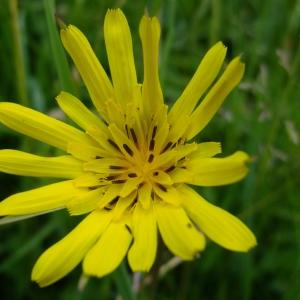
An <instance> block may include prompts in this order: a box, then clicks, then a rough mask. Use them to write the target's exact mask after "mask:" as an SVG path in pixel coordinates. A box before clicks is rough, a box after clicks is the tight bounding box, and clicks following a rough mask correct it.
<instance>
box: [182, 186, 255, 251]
mask: <svg viewBox="0 0 300 300" xmlns="http://www.w3.org/2000/svg"><path fill="white" fill-rule="evenodd" d="M180 192H181V194H182V197H183V198H184V200H183V201H182V203H183V206H184V209H185V210H186V211H187V213H188V215H189V216H190V217H191V219H192V220H193V221H194V222H195V223H196V224H197V225H198V226H199V228H200V229H201V231H203V233H204V234H206V235H207V236H208V237H209V238H210V239H211V240H213V241H214V242H216V243H217V244H219V245H221V246H222V247H224V248H226V249H229V250H233V251H240V252H246V251H248V250H249V249H250V248H252V247H254V246H255V245H256V238H255V236H254V235H253V233H252V232H251V231H250V230H249V228H248V227H247V226H246V225H244V224H243V223H242V222H241V221H240V220H239V219H238V218H236V217H235V216H233V215H231V214H230V213H228V212H226V211H225V210H223V209H221V208H219V207H217V206H214V205H212V204H210V203H209V202H207V201H206V200H205V199H204V198H202V197H201V196H200V195H198V194H197V193H196V192H195V191H194V190H193V189H191V188H189V187H187V186H182V187H180Z"/></svg>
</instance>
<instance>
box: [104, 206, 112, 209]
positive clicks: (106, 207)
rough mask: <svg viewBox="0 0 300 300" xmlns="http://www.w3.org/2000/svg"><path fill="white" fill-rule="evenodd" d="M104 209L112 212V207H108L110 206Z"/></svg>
mask: <svg viewBox="0 0 300 300" xmlns="http://www.w3.org/2000/svg"><path fill="white" fill-rule="evenodd" d="M104 209H105V210H112V208H111V207H108V206H105V207H104Z"/></svg>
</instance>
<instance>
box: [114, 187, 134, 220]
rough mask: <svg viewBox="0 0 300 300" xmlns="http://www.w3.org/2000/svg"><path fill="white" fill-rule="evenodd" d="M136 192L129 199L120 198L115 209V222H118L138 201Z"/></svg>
mask: <svg viewBox="0 0 300 300" xmlns="http://www.w3.org/2000/svg"><path fill="white" fill-rule="evenodd" d="M136 194H137V193H136V192H134V193H131V194H130V195H128V196H127V197H124V198H122V197H120V198H119V199H118V201H117V203H116V205H115V207H114V208H113V220H114V221H118V220H120V218H121V217H122V216H123V213H124V212H125V211H126V210H127V208H129V207H131V206H132V205H133V203H134V201H135V200H136Z"/></svg>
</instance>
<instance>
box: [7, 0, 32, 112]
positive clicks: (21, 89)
mask: <svg viewBox="0 0 300 300" xmlns="http://www.w3.org/2000/svg"><path fill="white" fill-rule="evenodd" d="M9 7H10V14H11V27H12V37H13V45H14V60H15V69H16V76H17V93H18V97H19V99H20V100H19V101H20V103H21V104H22V105H24V106H29V100H28V93H27V88H26V75H25V63H24V56H23V51H22V40H21V30H20V24H19V13H18V1H17V0H10V1H9Z"/></svg>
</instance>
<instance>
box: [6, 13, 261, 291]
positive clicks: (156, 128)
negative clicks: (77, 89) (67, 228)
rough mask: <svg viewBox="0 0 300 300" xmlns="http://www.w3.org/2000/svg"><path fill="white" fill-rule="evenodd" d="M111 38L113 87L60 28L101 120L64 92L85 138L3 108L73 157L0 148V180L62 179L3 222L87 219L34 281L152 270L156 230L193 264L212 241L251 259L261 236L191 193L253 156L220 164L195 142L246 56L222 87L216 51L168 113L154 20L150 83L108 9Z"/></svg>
mask: <svg viewBox="0 0 300 300" xmlns="http://www.w3.org/2000/svg"><path fill="white" fill-rule="evenodd" d="M104 37H105V45H106V49H107V55H108V60H109V66H110V72H111V79H112V80H110V79H109V78H108V76H107V74H106V73H105V71H104V69H103V67H102V66H101V64H100V62H99V61H98V59H97V58H96V56H95V54H94V52H93V50H92V48H91V46H90V44H89V42H88V41H87V39H86V38H85V36H84V35H83V34H82V32H81V31H80V30H79V29H77V28H76V27H75V26H72V25H70V26H68V27H66V28H64V29H62V30H61V38H62V42H63V45H64V47H65V48H66V50H67V52H68V53H69V54H70V56H71V57H72V59H73V61H74V63H75V65H76V67H77V69H78V71H79V72H80V74H81V77H82V79H83V81H84V83H85V85H86V87H87V89H88V92H89V95H90V98H91V100H92V102H93V104H94V105H95V107H96V109H97V111H98V112H99V115H100V116H97V115H95V114H94V113H93V112H91V111H90V110H88V109H87V108H86V107H85V106H84V104H83V103H82V102H81V101H80V100H78V99H77V98H75V97H74V96H73V95H71V94H69V93H66V92H61V93H60V95H58V96H57V98H56V99H57V102H58V104H59V106H60V108H61V109H62V110H63V111H64V112H65V114H66V115H67V116H68V117H70V119H72V120H73V121H74V122H75V123H77V125H78V126H79V127H80V128H81V130H80V129H77V128H74V127H72V126H70V125H67V124H65V123H63V122H61V121H59V120H56V119H54V118H51V117H49V116H46V115H44V114H42V113H39V112H37V111H34V110H31V109H29V108H26V107H22V106H20V105H17V104H14V103H5V102H2V103H0V121H1V122H2V123H3V124H5V125H6V126H8V127H10V128H12V129H14V130H16V131H18V132H20V133H22V134H25V135H28V136H30V137H32V138H34V139H37V140H39V141H42V142H44V143H47V144H49V145H52V146H54V147H56V148H59V149H61V150H63V151H65V152H66V153H67V154H66V155H62V156H58V157H41V156H37V155H33V154H29V153H24V152H21V151H17V150H1V151H0V171H2V172H6V173H10V174H17V175H24V176H38V177H57V178H63V179H64V181H61V182H58V183H54V184H50V185H47V186H44V187H40V188H37V189H34V190H30V191H26V192H22V193H18V194H15V195H12V196H10V197H8V198H7V199H5V200H3V201H2V202H1V203H0V215H1V216H20V215H29V214H38V213H44V212H50V211H53V210H57V209H62V208H67V209H68V211H69V213H70V215H81V214H88V215H87V216H86V217H85V218H84V219H83V221H82V222H81V223H80V224H79V225H78V226H77V227H76V228H75V229H74V230H73V231H71V232H70V233H69V234H68V235H67V236H66V237H65V238H63V239H62V240H61V241H59V242H58V243H56V244H55V245H53V246H52V247H50V248H49V249H48V250H47V251H46V252H44V253H43V254H42V255H41V257H40V258H39V259H38V261H37V263H36V264H35V266H34V268H33V271H32V280H34V281H36V282H38V284H39V285H40V286H47V285H49V284H51V283H53V282H55V281H57V280H59V279H60V278H62V277H63V276H65V275H66V274H67V273H69V272H70V271H71V270H72V269H73V268H74V267H75V266H77V265H78V264H79V263H80V262H81V261H83V271H84V273H85V274H87V275H93V276H104V275H106V274H108V273H110V272H112V271H113V270H114V269H116V268H117V266H118V265H119V264H120V263H121V261H122V260H123V259H124V257H125V256H126V254H127V258H128V262H129V265H130V267H131V269H132V270H133V271H148V270H149V269H150V268H151V266H152V265H153V262H154V259H155V256H156V248H157V235H158V232H159V234H160V235H161V237H162V240H163V241H164V243H165V244H166V246H167V247H168V248H169V250H170V251H171V252H172V253H174V255H177V256H179V257H181V258H182V259H184V260H191V259H193V258H194V257H195V255H196V254H197V253H198V252H199V251H202V250H203V249H204V247H205V237H207V238H209V239H211V240H212V241H214V242H216V243H217V244H219V245H221V246H222V247H224V248H227V249H229V250H233V251H241V252H245V251H248V250H249V249H250V248H251V247H253V246H255V245H256V239H255V237H254V235H253V234H252V232H251V231H250V230H249V229H248V228H247V227H246V226H245V225H244V224H243V223H242V222H241V221H240V220H238V219H237V218H236V217H234V216H233V215H231V214H229V213H228V212H226V211H224V210H222V209H221V208H218V207H216V206H214V205H212V204H210V203H208V202H207V201H206V200H205V199H203V198H202V197H201V196H200V195H198V194H197V193H196V192H195V191H194V190H193V189H192V187H190V185H197V186H219V185H224V184H230V183H233V182H236V181H238V180H240V179H242V178H243V177H244V176H245V175H246V174H247V166H246V162H247V161H248V160H249V157H248V155H247V154H246V153H244V152H240V151H238V152H236V153H234V154H233V155H231V156H228V157H225V158H216V157H214V156H215V155H216V154H219V153H220V152H221V146H220V144H219V143H216V142H205V143H200V144H197V143H196V142H192V139H193V138H194V137H195V136H196V135H197V134H198V133H199V132H200V131H201V130H202V129H203V128H204V127H205V126H206V125H207V123H208V122H209V121H210V120H211V118H212V117H213V116H214V114H215V113H216V111H217V110H218V109H219V107H220V105H221V104H222V103H223V101H224V99H225V97H226V96H227V95H228V94H229V93H230V92H231V90H232V89H233V88H234V87H235V86H236V85H237V84H238V83H239V81H240V80H241V78H242V76H243V73H244V64H243V63H241V61H240V58H239V57H237V58H235V59H233V60H232V61H231V62H230V63H229V64H228V66H227V67H226V69H225V71H224V73H223V74H222V75H221V76H220V77H219V78H218V79H217V80H216V78H217V76H218V74H219V72H220V69H221V66H222V64H223V61H224V58H225V54H226V47H224V45H223V44H222V43H221V42H218V43H217V44H216V45H214V46H213V47H212V48H211V49H210V50H209V51H208V52H207V54H206V55H205V56H204V58H203V60H202V61H201V63H200V65H199V67H198V69H197V71H196V73H195V75H194V76H193V78H192V79H191V81H190V82H189V84H188V85H187V87H186V88H185V90H184V91H183V92H182V94H181V96H180V97H179V99H178V100H177V101H176V103H175V104H174V105H173V106H172V107H171V108H170V109H169V108H168V106H167V105H165V104H164V101H163V95H162V91H161V87H160V83H159V77H158V55H159V38H160V25H159V22H158V20H157V18H155V17H153V18H149V17H146V16H144V17H143V18H142V20H141V23H140V37H141V41H142V47H143V61H144V79H143V83H142V84H139V83H138V81H137V76H136V71H135V65H134V57H133V51H132V41H131V34H130V30H129V27H128V23H127V21H126V18H125V16H124V15H123V13H122V11H121V10H119V9H117V10H109V11H108V12H107V14H106V17H105V23H104ZM211 86H212V87H211ZM201 98H203V99H202V101H201V102H200V103H198V101H199V99H201Z"/></svg>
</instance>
